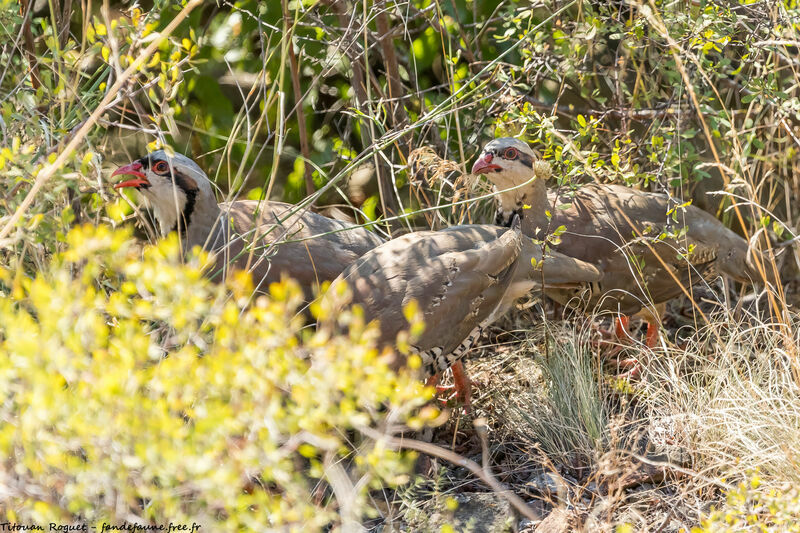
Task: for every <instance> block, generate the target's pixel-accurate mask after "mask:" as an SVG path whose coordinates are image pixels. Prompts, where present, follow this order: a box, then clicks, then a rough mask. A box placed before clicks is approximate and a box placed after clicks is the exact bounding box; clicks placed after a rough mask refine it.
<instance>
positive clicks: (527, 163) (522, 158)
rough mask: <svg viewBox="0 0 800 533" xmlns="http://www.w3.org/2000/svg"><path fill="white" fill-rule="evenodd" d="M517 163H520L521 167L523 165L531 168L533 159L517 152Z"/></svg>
mask: <svg viewBox="0 0 800 533" xmlns="http://www.w3.org/2000/svg"><path fill="white" fill-rule="evenodd" d="M517 161H519V162H520V163H522V164H523V165H525V166H526V167H528V168H533V158H532V157H531V156H529V155H528V154H525V153H522V152H519V151H518V152H517Z"/></svg>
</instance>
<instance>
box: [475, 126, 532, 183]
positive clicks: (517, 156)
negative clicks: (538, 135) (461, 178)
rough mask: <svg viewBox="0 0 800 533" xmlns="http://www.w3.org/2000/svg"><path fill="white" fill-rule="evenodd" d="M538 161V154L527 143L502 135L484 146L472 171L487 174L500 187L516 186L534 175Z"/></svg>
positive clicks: (476, 173)
mask: <svg viewBox="0 0 800 533" xmlns="http://www.w3.org/2000/svg"><path fill="white" fill-rule="evenodd" d="M536 162H537V158H536V155H535V154H534V153H533V150H531V148H530V147H529V146H528V144H527V143H525V142H523V141H521V140H519V139H515V138H513V137H500V138H499V139H495V140H493V141H491V142H489V143H488V144H487V145H486V146H484V147H483V150H482V151H481V154H480V156H479V157H478V160H477V161H475V164H474V165H473V166H472V173H473V174H475V175H478V174H485V175H486V178H487V179H488V180H489V181H491V182H492V183H493V184H494V185H495V186H497V187H498V188H508V187H516V186H517V185H521V184H523V183H525V182H526V181H528V180H530V179H531V178H532V177H533V176H534V171H535V164H536Z"/></svg>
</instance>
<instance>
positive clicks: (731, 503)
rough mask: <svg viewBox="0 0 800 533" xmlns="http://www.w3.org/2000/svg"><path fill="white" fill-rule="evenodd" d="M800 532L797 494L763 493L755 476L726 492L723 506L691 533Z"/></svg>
mask: <svg viewBox="0 0 800 533" xmlns="http://www.w3.org/2000/svg"><path fill="white" fill-rule="evenodd" d="M740 531H742V532H743V531H747V532H765V533H766V532H776V533H777V532H784V531H800V492H798V489H797V488H796V487H793V488H791V489H789V490H776V489H769V490H764V488H763V487H762V486H761V481H760V479H759V477H758V475H752V476H751V477H750V479H749V480H748V481H747V482H742V483H740V484H739V485H738V486H737V488H736V489H734V490H732V491H730V492H728V497H727V499H726V502H725V505H723V506H722V507H721V508H719V509H717V508H715V509H713V510H712V511H711V513H710V514H709V515H708V517H706V518H705V519H704V520H703V521H702V522H701V527H694V528H692V533H712V532H714V533H716V532H730V533H733V532H740Z"/></svg>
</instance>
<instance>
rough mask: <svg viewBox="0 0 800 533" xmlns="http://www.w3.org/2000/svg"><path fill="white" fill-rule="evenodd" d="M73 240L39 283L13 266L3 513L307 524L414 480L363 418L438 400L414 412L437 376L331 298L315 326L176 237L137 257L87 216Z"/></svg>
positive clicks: (39, 517)
mask: <svg viewBox="0 0 800 533" xmlns="http://www.w3.org/2000/svg"><path fill="white" fill-rule="evenodd" d="M66 240H67V243H68V246H67V249H66V251H64V252H63V253H61V254H59V255H57V256H56V257H55V258H54V259H53V261H52V263H51V265H50V266H49V268H47V269H46V270H45V271H43V272H41V273H39V274H37V275H36V277H35V278H33V279H30V278H27V277H25V276H24V275H22V274H20V272H19V271H11V270H3V271H2V280H3V284H4V286H5V288H6V292H7V294H6V295H5V296H4V297H3V298H2V300H0V353H2V356H0V390H1V391H2V393H0V394H1V395H2V396H1V397H2V401H1V402H0V418H2V420H3V426H2V428H0V454H2V456H3V457H5V459H4V460H3V462H2V465H3V468H2V472H0V475H2V481H1V482H0V484H2V485H3V486H4V488H5V490H6V491H8V493H7V496H8V499H7V501H6V503H5V504H4V505H3V507H4V510H5V511H4V515H5V519H6V520H10V521H27V522H28V523H29V522H31V521H32V522H35V523H40V524H42V523H44V524H46V523H47V522H50V521H55V522H61V523H65V522H66V521H72V520H84V521H88V522H89V523H99V522H101V521H106V522H115V523H116V522H121V521H125V522H129V523H131V522H135V521H140V522H141V523H151V522H154V523H165V522H168V521H173V522H180V521H184V522H188V523H191V522H192V521H194V522H197V523H200V524H203V525H204V526H207V529H206V531H238V530H241V529H242V528H247V529H255V530H263V529H264V528H281V529H284V528H287V529H288V530H296V531H313V530H318V529H320V528H322V527H323V526H326V525H329V524H336V523H338V522H340V521H343V520H359V519H360V518H361V517H362V516H363V515H364V514H365V513H367V512H368V511H369V509H368V508H369V504H368V498H367V495H368V492H369V491H370V490H373V489H378V488H381V487H391V486H394V485H396V484H398V483H402V482H404V481H405V480H406V479H407V476H406V474H407V473H408V471H409V467H410V460H411V459H412V457H413V456H412V455H410V454H402V453H397V452H394V451H391V450H388V449H387V448H386V447H384V446H382V445H381V444H380V443H376V442H373V441H369V440H367V439H365V438H362V437H360V436H359V433H358V431H357V429H358V428H363V427H370V428H372V429H382V428H383V424H384V423H385V419H386V417H387V416H388V415H389V413H391V416H392V422H393V423H394V424H402V423H406V424H410V425H412V426H417V427H418V426H419V425H421V424H422V422H423V418H429V417H432V416H435V414H436V413H435V412H434V410H433V409H423V410H422V411H421V413H422V414H421V415H419V414H416V415H415V412H416V408H417V407H418V406H420V405H421V404H422V403H423V402H424V401H426V398H427V395H426V393H425V389H424V388H423V386H422V385H421V384H420V383H419V382H418V381H416V380H415V379H413V378H411V377H410V376H407V375H403V374H401V375H397V374H395V373H393V372H391V371H390V370H389V368H388V367H387V365H386V364H385V358H384V357H382V354H381V353H380V352H379V351H378V350H376V349H375V348H374V346H373V343H372V341H371V339H373V338H374V332H372V331H371V330H370V329H369V328H366V327H365V326H364V324H363V320H361V319H360V318H359V316H358V314H357V313H355V314H354V313H346V314H342V315H341V316H339V317H337V319H336V320H329V319H328V318H327V317H326V316H325V309H322V308H320V309H318V312H319V313H320V314H321V320H322V323H323V326H322V327H321V328H319V329H318V330H317V331H315V332H311V331H305V330H303V325H304V319H303V317H302V316H300V315H298V314H297V313H296V310H297V308H298V305H299V304H300V302H301V301H302V295H301V292H300V290H299V288H298V287H297V286H296V285H294V284H293V283H290V282H286V283H281V284H275V285H273V286H272V287H271V297H260V298H258V299H257V300H255V301H254V302H252V303H251V304H250V305H249V306H245V305H246V304H247V302H249V300H250V295H251V294H252V286H251V281H250V279H249V276H247V275H244V274H239V275H237V276H236V277H234V278H233V279H232V280H230V281H229V282H228V284H227V286H218V285H214V284H212V283H210V282H208V281H207V280H206V279H205V278H204V277H203V276H202V270H201V265H202V264H203V262H204V261H205V258H204V256H203V255H201V254H199V255H193V256H192V257H191V258H189V259H188V260H186V262H185V263H184V261H183V260H182V258H181V256H180V254H179V251H178V246H177V239H174V238H170V239H166V240H164V241H162V242H161V243H159V244H158V245H157V246H153V247H147V248H146V249H145V250H144V252H143V253H142V252H137V247H136V246H133V245H132V242H134V241H133V239H132V238H131V235H130V233H129V232H126V231H113V230H110V229H109V228H107V227H104V226H100V227H97V228H92V227H90V226H85V227H80V228H77V229H75V230H73V231H72V232H70V233H69V234H68V235H67V237H66ZM339 328H346V329H347V334H346V335H342V334H337V333H336V331H337V330H338V329H339ZM420 416H422V417H423V418H420ZM320 480H325V481H327V482H328V485H324V484H323V485H322V487H326V486H327V487H330V489H328V490H326V489H324V488H323V489H319V488H317V490H316V491H315V485H317V484H318V483H319V481H320Z"/></svg>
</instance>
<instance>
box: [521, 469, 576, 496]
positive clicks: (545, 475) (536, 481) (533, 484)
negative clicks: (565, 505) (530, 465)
mask: <svg viewBox="0 0 800 533" xmlns="http://www.w3.org/2000/svg"><path fill="white" fill-rule="evenodd" d="M525 490H526V491H527V492H528V493H530V494H533V495H537V496H543V497H544V498H547V499H555V498H556V497H558V498H559V500H563V499H564V497H565V496H566V493H567V486H566V484H565V483H564V480H563V479H561V477H560V476H558V475H557V474H553V473H552V472H546V471H544V470H542V471H540V472H536V473H534V474H533V475H531V477H530V480H529V481H528V482H527V483H525Z"/></svg>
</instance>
